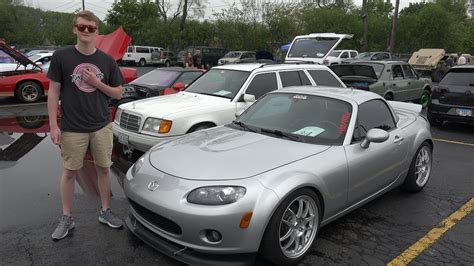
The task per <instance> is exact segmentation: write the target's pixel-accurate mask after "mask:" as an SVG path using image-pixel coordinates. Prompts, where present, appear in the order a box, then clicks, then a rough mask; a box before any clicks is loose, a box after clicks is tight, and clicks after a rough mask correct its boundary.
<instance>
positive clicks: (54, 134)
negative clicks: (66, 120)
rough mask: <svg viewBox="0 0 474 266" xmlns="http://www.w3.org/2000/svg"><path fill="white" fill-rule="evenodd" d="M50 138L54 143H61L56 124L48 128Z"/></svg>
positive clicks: (59, 132) (59, 131)
mask: <svg viewBox="0 0 474 266" xmlns="http://www.w3.org/2000/svg"><path fill="white" fill-rule="evenodd" d="M50 135H51V140H52V141H53V143H54V144H56V145H59V144H61V130H60V129H59V127H58V126H53V127H51V129H50Z"/></svg>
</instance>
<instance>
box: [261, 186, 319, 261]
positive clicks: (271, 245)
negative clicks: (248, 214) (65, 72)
mask: <svg viewBox="0 0 474 266" xmlns="http://www.w3.org/2000/svg"><path fill="white" fill-rule="evenodd" d="M297 199H298V200H299V199H304V200H308V202H312V204H309V205H307V206H310V205H313V208H315V210H314V211H313V212H315V213H312V214H310V216H311V215H312V216H313V217H315V218H316V219H314V218H313V219H312V220H310V221H309V222H308V223H313V224H312V230H311V228H307V227H306V226H307V225H308V224H298V222H297V221H298V219H297V218H296V217H297V214H298V213H297V212H293V215H294V216H293V217H294V218H295V219H294V220H293V219H292V220H291V223H293V222H295V223H296V225H293V226H289V225H288V224H287V223H285V222H283V221H284V220H285V217H286V219H289V218H290V217H291V216H292V215H291V212H289V211H287V210H289V209H291V210H293V207H294V204H297V205H299V204H300V202H298V203H296V200H297ZM303 208H304V207H303ZM304 212H305V211H303V213H304ZM288 214H289V216H288ZM307 214H309V212H308V213H307ZM307 214H306V215H307ZM306 215H303V217H300V219H301V220H304V217H305V216H306ZM321 217H322V213H321V203H320V202H319V198H318V196H317V195H316V193H315V192H314V191H313V190H311V189H309V188H301V189H298V190H296V191H294V192H292V193H291V194H290V195H288V196H287V197H286V198H285V199H284V200H283V201H282V202H281V204H280V205H279V206H278V208H277V210H276V211H275V213H274V214H273V216H272V218H271V219H270V222H269V223H268V225H267V228H266V229H265V234H264V235H263V238H262V242H261V243H260V250H259V252H260V254H261V255H262V256H263V257H264V258H265V259H267V260H269V261H271V262H273V263H275V264H277V265H291V264H296V263H298V261H300V260H301V259H302V258H303V257H304V256H305V254H306V253H307V252H308V251H309V250H310V248H311V246H312V245H313V243H314V240H315V239H316V236H317V234H318V231H319V225H320V222H321ZM301 220H300V221H301ZM301 230H310V231H311V232H309V234H310V235H309V236H308V240H307V242H306V243H304V244H303V247H302V248H301V249H302V250H301V251H300V252H301V254H297V255H295V257H293V258H292V257H288V256H287V255H285V253H284V252H283V251H282V249H283V247H282V246H281V245H282V243H284V244H286V245H289V247H288V248H290V247H291V246H293V244H291V243H292V241H293V243H295V246H296V245H297V244H296V242H295V240H294V238H293V236H289V235H290V234H291V232H294V234H298V233H301ZM285 231H288V232H287V233H285V236H286V239H284V240H282V241H280V234H281V233H284V232H285ZM290 231H291V232H290ZM295 231H296V232H295ZM303 236H304V238H306V232H305V233H303ZM282 238H284V236H283V237H282ZM288 238H290V240H289V241H288V242H285V241H286V240H287V239H288ZM291 239H293V240H291Z"/></svg>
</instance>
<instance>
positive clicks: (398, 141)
mask: <svg viewBox="0 0 474 266" xmlns="http://www.w3.org/2000/svg"><path fill="white" fill-rule="evenodd" d="M403 140H404V138H403V137H400V136H395V139H394V140H393V143H400V142H402V141H403Z"/></svg>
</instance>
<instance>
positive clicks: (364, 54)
mask: <svg viewBox="0 0 474 266" xmlns="http://www.w3.org/2000/svg"><path fill="white" fill-rule="evenodd" d="M371 55H372V53H360V54H358V55H357V56H356V57H354V58H357V59H362V58H370V56H371Z"/></svg>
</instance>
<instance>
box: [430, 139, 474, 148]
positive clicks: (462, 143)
mask: <svg viewBox="0 0 474 266" xmlns="http://www.w3.org/2000/svg"><path fill="white" fill-rule="evenodd" d="M433 140H434V141H440V142H446V143H451V144H459V145H465V146H471V147H474V144H473V143H466V142H461V141H453V140H447V139H433Z"/></svg>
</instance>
